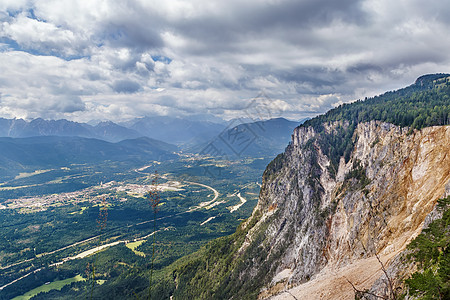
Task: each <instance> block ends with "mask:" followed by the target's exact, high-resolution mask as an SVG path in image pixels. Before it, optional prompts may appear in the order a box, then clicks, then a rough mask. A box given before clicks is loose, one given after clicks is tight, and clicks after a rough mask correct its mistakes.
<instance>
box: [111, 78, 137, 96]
mask: <svg viewBox="0 0 450 300" xmlns="http://www.w3.org/2000/svg"><path fill="white" fill-rule="evenodd" d="M113 89H114V91H116V92H117V93H125V94H132V93H136V92H137V91H139V90H140V89H141V86H140V85H139V83H137V82H135V81H131V80H117V81H115V82H114V84H113Z"/></svg>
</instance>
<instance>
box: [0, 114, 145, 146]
mask: <svg viewBox="0 0 450 300" xmlns="http://www.w3.org/2000/svg"><path fill="white" fill-rule="evenodd" d="M0 136H3V137H13V138H26V137H35V136H66V137H67V136H73V137H85V138H96V139H102V140H105V141H109V142H118V141H121V140H125V139H132V138H138V137H141V136H142V135H141V134H139V133H138V132H136V131H134V130H132V129H129V128H125V127H123V126H120V125H117V124H115V123H113V122H109V121H108V122H100V123H99V124H97V125H95V126H91V125H89V124H86V123H78V122H73V121H68V120H65V119H61V120H44V119H42V118H37V119H34V120H31V121H29V122H27V121H25V120H22V119H4V118H1V119H0Z"/></svg>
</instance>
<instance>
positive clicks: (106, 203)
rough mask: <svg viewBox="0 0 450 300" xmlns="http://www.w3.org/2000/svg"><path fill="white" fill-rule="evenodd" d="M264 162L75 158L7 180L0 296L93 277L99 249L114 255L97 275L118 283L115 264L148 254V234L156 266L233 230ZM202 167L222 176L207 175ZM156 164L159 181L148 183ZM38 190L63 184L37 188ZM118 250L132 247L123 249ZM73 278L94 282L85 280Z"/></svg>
mask: <svg viewBox="0 0 450 300" xmlns="http://www.w3.org/2000/svg"><path fill="white" fill-rule="evenodd" d="M259 161H261V163H259ZM267 161H268V158H245V159H243V160H242V161H237V160H236V161H224V160H223V159H219V158H213V157H198V156H194V155H188V154H184V155H183V156H181V157H180V159H176V160H166V161H151V162H147V163H144V162H142V163H141V165H138V164H137V163H136V162H123V163H116V164H114V163H112V164H111V163H110V162H105V163H98V164H93V163H85V164H79V165H77V164H71V165H67V166H62V167H59V168H53V169H46V170H36V171H31V172H28V173H26V174H20V175H19V176H16V177H15V178H12V179H9V180H8V181H5V182H3V184H2V186H1V189H0V197H1V200H0V217H1V218H2V219H3V220H5V221H4V222H3V223H2V230H1V235H2V240H4V241H5V243H2V244H1V246H0V274H1V275H0V299H10V298H11V297H16V296H20V295H23V294H25V293H26V292H28V291H30V290H32V289H34V288H37V287H39V286H40V285H41V284H44V283H45V282H48V281H53V280H66V279H68V278H72V277H73V276H79V275H81V276H84V278H87V275H86V274H85V269H86V266H87V265H88V264H90V263H91V264H93V262H92V261H93V257H95V256H96V255H99V256H106V257H108V262H107V263H102V265H101V266H98V268H102V269H103V268H104V269H105V271H107V270H109V271H107V272H106V273H109V274H110V275H106V274H103V275H100V279H102V280H105V282H106V283H110V282H114V280H115V279H117V276H120V273H117V274H114V275H112V274H111V271H112V269H116V268H117V266H118V265H117V264H118V263H121V264H120V266H121V267H120V269H122V273H123V272H125V273H126V272H129V271H131V270H133V269H134V268H136V267H138V266H139V265H140V264H148V263H150V260H149V257H151V251H150V250H151V240H150V238H151V237H152V235H153V234H155V233H156V234H157V237H156V241H157V243H158V245H157V247H156V249H157V254H156V257H157V262H158V263H157V267H156V268H157V269H160V268H163V267H165V266H167V265H168V264H169V263H171V262H173V261H175V260H176V259H178V258H180V257H182V256H185V255H187V254H189V253H191V252H193V251H195V250H197V249H199V247H201V246H202V245H203V244H204V243H206V242H208V241H209V240H211V239H213V238H217V237H220V236H223V235H227V234H230V233H232V232H233V231H234V230H235V228H236V226H237V225H238V224H239V222H240V221H241V220H243V219H245V218H247V217H248V216H249V215H250V214H251V211H252V209H253V207H254V205H255V204H256V202H257V196H258V192H259V186H258V184H260V182H256V180H257V179H258V178H261V174H262V171H263V169H262V168H261V166H264V164H265V162H267ZM205 168H209V171H210V170H213V171H214V174H220V176H221V177H213V178H211V177H210V175H211V173H210V172H206V171H205ZM211 168H212V169H211ZM155 171H156V172H158V179H157V186H155V185H154V184H152V181H153V180H154V179H155V178H154V176H155ZM216 171H219V172H216ZM68 182H70V183H73V186H70V185H68V184H67V183H68ZM74 186H75V188H74ZM76 187H78V188H76ZM42 189H45V190H48V191H60V192H50V193H45V194H41V193H40V191H42ZM152 189H156V190H157V191H158V192H159V195H160V203H159V206H158V213H157V214H156V224H157V229H156V232H155V231H154V230H153V222H154V219H153V213H152V210H151V205H150V202H149V200H148V197H147V195H146V194H147V192H148V191H150V190H152ZM14 195H16V196H19V197H15V198H13V197H12V196H14ZM103 209H105V210H106V211H107V213H108V216H107V220H106V222H105V227H104V228H103V229H101V230H100V228H99V227H98V224H97V223H98V222H99V218H100V215H99V214H100V212H101V211H102V210H103ZM19 232H20V234H18V233H19ZM132 244H134V246H132V247H130V245H132ZM116 248H117V249H120V250H116ZM115 251H120V252H126V253H127V254H126V255H123V254H121V255H120V256H117V255H114V254H113V253H114V252H115ZM95 253H98V254H95ZM127 257H130V259H131V260H130V259H127ZM114 266H116V267H114ZM74 284H76V285H81V286H83V285H84V286H88V283H87V282H86V281H82V280H80V281H76V282H75V283H74ZM69 286H70V284H69V285H67V287H66V288H68V287H69Z"/></svg>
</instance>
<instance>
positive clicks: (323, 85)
mask: <svg viewBox="0 0 450 300" xmlns="http://www.w3.org/2000/svg"><path fill="white" fill-rule="evenodd" d="M449 13H450V8H449V7H448V5H446V4H445V3H444V1H439V0H430V1H429V2H427V4H426V5H424V3H423V1H418V0H403V1H396V2H392V1H388V0H378V1H370V0H343V1H334V0H302V1H294V0H263V1H261V0H258V1H257V0H249V1H237V0H230V1H206V0H189V1H188V0H173V1H162V2H161V1H141V0H126V1H119V0H92V1H88V2H80V1H70V0H48V1H19V0H17V1H2V3H1V4H0V65H1V66H2V72H1V73H0V93H1V94H2V98H1V103H0V116H7V117H14V116H17V117H20V116H27V117H35V116H41V117H66V118H70V119H76V120H84V121H87V120H89V119H90V118H92V119H112V120H122V119H126V118H132V117H136V116H143V115H150V114H152V115H154V114H173V115H197V114H215V115H216V116H220V117H223V118H232V117H237V116H239V115H240V114H242V110H243V108H245V107H246V105H248V104H249V103H250V102H251V101H252V99H253V98H254V97H255V96H256V95H258V93H259V92H260V91H261V90H264V91H265V92H266V93H267V94H268V95H269V96H270V98H271V99H272V100H273V103H272V106H273V107H274V108H275V107H276V108H277V109H279V110H280V111H281V113H282V114H283V115H285V116H289V117H291V118H295V119H300V118H302V117H304V116H312V115H314V114H318V113H321V112H325V111H326V110H328V109H330V108H332V107H334V106H336V105H338V104H339V103H344V102H347V101H352V100H355V99H358V98H363V97H365V96H373V95H376V94H379V93H382V92H384V91H386V90H392V89H396V88H401V87H403V86H405V85H408V84H411V83H412V82H414V80H415V78H416V77H418V76H420V75H422V74H425V73H435V72H449V71H450V54H449V52H448V48H449V47H450V40H449V39H448V35H449V33H450V32H449V26H448V25H449V23H450V21H449V19H448V17H447V16H448V15H449Z"/></svg>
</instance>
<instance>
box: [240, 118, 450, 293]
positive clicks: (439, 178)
mask: <svg viewBox="0 0 450 300" xmlns="http://www.w3.org/2000/svg"><path fill="white" fill-rule="evenodd" d="M346 127H348V124H345V123H334V124H324V132H325V133H326V134H331V135H333V134H334V132H336V131H337V129H338V128H346ZM352 146H353V148H352V151H351V155H350V157H349V159H347V162H346V161H345V159H344V158H343V157H341V158H340V163H339V166H338V168H337V170H336V167H335V165H333V163H332V158H331V157H329V156H327V155H325V154H324V153H323V151H322V148H321V146H320V136H319V134H318V133H317V132H316V131H315V129H314V128H312V127H299V128H297V129H295V131H294V134H293V136H292V142H291V144H290V145H289V146H288V147H287V149H286V151H285V153H284V154H282V155H280V156H279V157H277V159H275V160H274V161H273V162H272V163H271V164H270V165H269V166H268V169H267V170H266V172H265V174H264V178H263V186H262V189H261V194H260V200H259V203H258V205H257V207H256V208H255V211H254V213H253V216H252V217H251V218H250V219H249V221H248V222H247V224H244V225H243V226H247V227H250V226H252V228H247V229H249V230H248V234H247V236H246V238H245V242H244V244H243V245H242V247H241V249H240V253H243V252H245V251H246V249H247V248H249V247H250V246H253V247H255V244H257V247H259V248H260V249H261V250H264V251H263V253H266V254H267V256H266V257H265V258H264V259H263V260H265V262H269V263H270V268H269V270H270V271H269V272H268V276H270V280H268V281H267V282H266V284H265V288H264V289H263V290H262V292H261V294H260V297H261V298H264V297H268V296H270V295H272V294H276V293H277V292H280V291H282V290H285V289H288V288H290V287H293V286H297V285H299V284H302V283H304V282H307V281H309V280H310V279H311V278H314V277H317V274H320V273H321V272H322V273H323V272H324V270H326V269H330V268H331V269H336V268H343V267H345V266H347V265H350V264H352V263H354V262H355V261H358V260H361V261H362V260H364V259H370V258H371V257H373V256H374V254H375V253H377V254H379V255H380V256H381V257H383V256H385V257H390V258H393V257H395V255H396V254H398V253H400V252H401V251H402V250H403V249H404V247H405V246H406V245H407V244H408V243H409V242H410V241H411V239H412V238H414V237H415V236H416V235H417V234H419V233H420V231H421V229H422V227H423V224H424V221H425V219H426V217H427V215H429V214H430V212H432V211H433V208H434V206H435V204H436V201H437V199H438V198H441V197H442V196H443V195H444V194H445V193H448V192H449V191H448V188H449V186H450V126H436V127H428V128H425V129H423V130H421V131H414V132H412V133H410V134H408V129H405V128H403V129H402V128H400V127H397V126H394V125H392V124H388V123H380V122H377V121H372V122H369V123H360V124H358V125H357V127H356V129H355V131H354V135H353V143H352ZM446 185H447V191H446ZM251 224H255V225H251ZM262 231H264V239H263V240H261V238H260V237H258V238H257V236H258V233H260V232H262ZM260 264H261V262H258V261H255V263H254V264H253V265H252V266H249V267H248V268H247V269H245V270H244V271H242V274H241V276H243V277H244V276H251V274H252V273H255V272H256V270H258V268H259V267H260ZM388 264H389V261H388ZM362 266H364V264H363V265H362ZM244 273H246V274H244ZM248 274H250V275H248ZM325 279H326V277H325ZM375 280H376V278H373V279H372V280H371V281H370V280H369V281H367V282H365V283H364V284H363V285H364V286H361V288H369V287H370V286H371V284H373V282H374V281H375ZM348 289H349V291H350V292H351V291H352V288H351V286H350V285H348ZM347 294H348V293H347ZM323 299H327V297H326V296H324V297H323ZM329 299H331V296H330V297H329Z"/></svg>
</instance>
